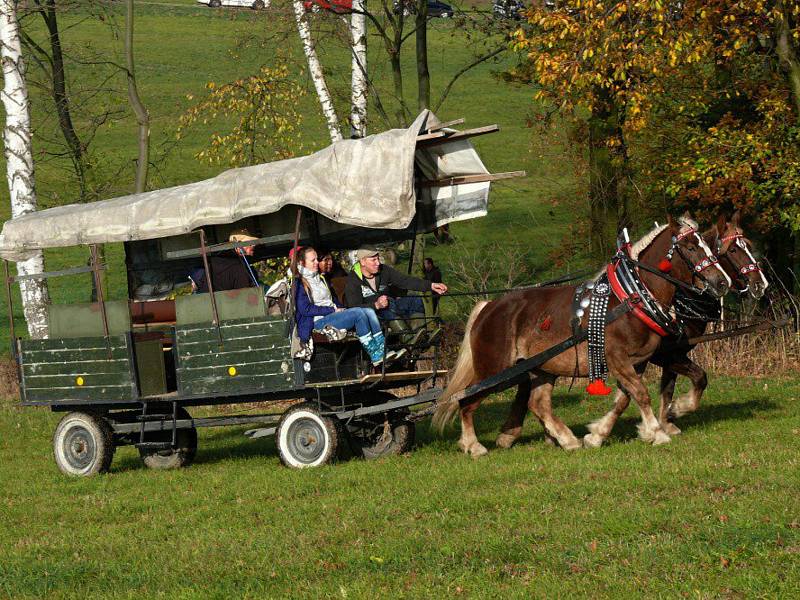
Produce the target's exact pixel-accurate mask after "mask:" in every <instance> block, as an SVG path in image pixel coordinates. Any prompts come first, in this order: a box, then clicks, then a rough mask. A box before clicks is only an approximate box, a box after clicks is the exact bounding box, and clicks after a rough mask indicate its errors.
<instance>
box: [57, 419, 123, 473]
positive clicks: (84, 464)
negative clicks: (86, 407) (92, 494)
mask: <svg viewBox="0 0 800 600" xmlns="http://www.w3.org/2000/svg"><path fill="white" fill-rule="evenodd" d="M76 445H78V446H79V447H76ZM81 449H82V450H85V451H87V452H88V454H86V455H85V456H84V455H81V452H80V450H81ZM114 449H115V448H114V432H113V430H112V429H111V425H109V424H108V421H106V420H105V419H104V418H103V417H100V416H97V415H92V414H89V413H84V412H71V413H69V414H67V415H66V416H64V418H62V419H61V421H59V422H58V425H57V426H56V430H55V432H54V433H53V456H54V457H55V460H56V466H58V468H59V470H60V471H61V472H62V473H64V474H65V475H71V476H74V477H89V476H91V475H96V474H97V473H105V472H106V471H108V469H109V467H110V466H111V461H112V460H113V458H114Z"/></svg>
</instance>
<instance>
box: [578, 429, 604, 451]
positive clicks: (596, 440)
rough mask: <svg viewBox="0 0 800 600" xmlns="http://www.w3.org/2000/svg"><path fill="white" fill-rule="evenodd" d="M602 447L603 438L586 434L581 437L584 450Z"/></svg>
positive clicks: (594, 434)
mask: <svg viewBox="0 0 800 600" xmlns="http://www.w3.org/2000/svg"><path fill="white" fill-rule="evenodd" d="M602 445H603V438H601V437H600V436H599V435H597V434H596V433H587V434H586V435H585V436H583V446H584V447H585V448H599V447H600V446H602Z"/></svg>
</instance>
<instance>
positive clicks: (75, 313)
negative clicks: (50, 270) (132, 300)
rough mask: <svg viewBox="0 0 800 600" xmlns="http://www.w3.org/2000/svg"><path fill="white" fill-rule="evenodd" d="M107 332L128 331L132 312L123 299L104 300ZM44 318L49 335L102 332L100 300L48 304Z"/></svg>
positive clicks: (64, 335)
mask: <svg viewBox="0 0 800 600" xmlns="http://www.w3.org/2000/svg"><path fill="white" fill-rule="evenodd" d="M105 305H106V318H107V319H108V333H109V334H111V335H117V334H120V333H125V332H127V331H130V328H131V313H130V307H129V306H128V303H127V302H126V301H123V300H116V301H113V302H106V303H105ZM47 319H48V323H49V324H50V336H51V337H52V338H55V339H58V338H61V339H63V338H76V337H88V336H100V335H103V334H104V331H103V313H102V311H101V310H100V303H98V302H92V303H83V304H51V305H50V306H48V307H47Z"/></svg>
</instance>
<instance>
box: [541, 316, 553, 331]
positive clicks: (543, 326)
mask: <svg viewBox="0 0 800 600" xmlns="http://www.w3.org/2000/svg"><path fill="white" fill-rule="evenodd" d="M552 324H553V319H551V318H550V317H547V318H546V319H545V320H544V321H542V324H541V325H539V329H541V330H542V331H547V330H548V329H550V325H552Z"/></svg>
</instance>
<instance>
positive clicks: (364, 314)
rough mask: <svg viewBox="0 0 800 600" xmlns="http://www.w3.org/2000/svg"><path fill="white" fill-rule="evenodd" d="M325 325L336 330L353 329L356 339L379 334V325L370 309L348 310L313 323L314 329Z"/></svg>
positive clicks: (326, 316)
mask: <svg viewBox="0 0 800 600" xmlns="http://www.w3.org/2000/svg"><path fill="white" fill-rule="evenodd" d="M325 325H330V326H331V327H335V328H336V329H347V330H351V329H355V330H356V335H357V336H358V337H363V336H365V335H367V334H368V333H371V334H373V335H374V334H376V333H380V332H381V324H380V322H379V321H378V317H376V316H375V311H374V310H372V309H371V308H348V309H346V310H343V311H341V312H334V313H331V314H329V315H325V316H324V317H322V318H321V319H317V320H316V321H314V329H322V328H323V327H325Z"/></svg>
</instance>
